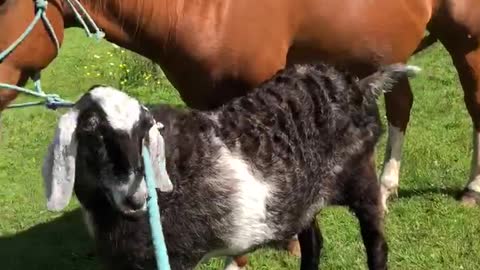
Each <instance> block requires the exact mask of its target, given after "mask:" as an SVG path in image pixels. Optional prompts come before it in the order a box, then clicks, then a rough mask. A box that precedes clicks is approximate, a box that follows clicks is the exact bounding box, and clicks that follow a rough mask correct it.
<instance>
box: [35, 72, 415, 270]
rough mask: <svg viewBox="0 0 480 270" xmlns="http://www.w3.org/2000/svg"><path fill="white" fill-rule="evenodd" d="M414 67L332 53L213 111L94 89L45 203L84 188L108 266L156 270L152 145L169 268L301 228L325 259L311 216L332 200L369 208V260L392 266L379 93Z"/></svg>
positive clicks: (364, 213) (363, 210)
mask: <svg viewBox="0 0 480 270" xmlns="http://www.w3.org/2000/svg"><path fill="white" fill-rule="evenodd" d="M412 70H413V69H412V68H410V67H408V66H404V65H392V66H387V67H385V68H384V69H382V70H381V71H379V72H377V73H375V74H373V75H372V76H370V77H367V78H365V79H363V80H360V81H358V80H357V79H356V78H355V77H353V76H350V75H348V74H345V73H341V72H338V71H337V70H335V69H333V68H331V67H328V66H326V65H323V64H317V65H297V66H294V67H291V68H288V69H285V70H283V71H280V72H279V73H278V74H276V75H275V76H274V77H273V78H272V79H271V80H269V81H267V82H265V83H264V84H262V85H261V86H259V87H258V88H257V89H255V90H254V91H252V92H251V93H250V94H248V95H247V96H244V97H240V98H237V99H235V100H233V101H231V102H229V103H228V104H226V105H224V106H223V107H221V108H219V109H218V110H215V111H209V112H201V111H196V110H180V109H174V108H171V107H168V106H159V107H157V108H156V109H154V110H152V111H149V110H147V109H146V108H145V107H143V106H142V105H141V104H139V102H138V101H137V100H135V99H133V98H131V97H129V96H127V95H126V94H125V93H122V92H120V91H118V90H115V89H112V88H109V87H103V86H97V87H94V88H93V89H91V90H90V91H89V92H88V93H87V94H85V95H84V96H83V97H82V98H81V99H80V100H79V101H78V102H77V104H76V106H75V108H73V109H72V110H70V111H69V112H67V113H66V114H65V115H63V116H62V117H61V119H60V121H59V124H58V128H57V131H56V133H55V138H54V141H53V143H52V144H51V146H50V148H49V152H48V155H47V158H46V159H45V163H44V169H43V174H44V179H45V185H46V195H47V200H48V203H47V206H48V208H49V209H52V210H60V209H62V208H64V207H65V206H66V205H67V204H68V201H69V200H70V197H71V194H72V191H73V190H74V191H75V194H76V196H77V198H78V200H79V201H80V203H81V205H82V207H83V209H84V211H85V212H86V215H87V219H88V222H89V224H91V233H92V234H93V236H94V237H95V240H96V244H97V247H98V251H99V255H100V257H101V258H102V259H103V260H104V262H105V263H106V265H107V268H108V269H153V268H154V256H153V249H152V243H151V237H150V229H149V225H148V219H147V214H146V212H145V208H146V207H145V205H146V204H145V202H146V197H147V193H146V188H145V183H144V181H143V164H142V158H141V146H142V144H146V145H147V146H148V147H149V148H150V151H151V154H152V157H153V159H152V160H153V162H154V163H155V164H154V166H155V168H156V176H157V184H158V187H159V206H160V208H161V211H162V212H161V215H162V224H163V228H164V234H165V239H166V244H167V248H168V252H169V257H170V262H171V266H172V269H174V270H178V269H192V268H194V267H195V266H196V265H197V264H198V263H199V262H201V260H202V259H205V258H209V257H212V256H234V255H240V254H244V253H247V252H249V251H252V250H254V249H255V248H258V247H259V246H261V245H264V244H269V243H275V242H277V241H285V240H287V239H290V238H291V237H292V236H294V235H295V234H298V237H299V241H300V245H301V252H302V259H301V260H302V262H301V269H318V261H319V252H320V249H321V245H322V237H321V233H320V231H319V229H318V227H317V225H316V223H315V221H314V219H315V215H316V214H317V213H318V212H319V211H320V210H321V209H322V208H323V207H325V206H327V205H332V204H336V205H346V206H348V207H350V208H351V210H352V211H353V212H354V213H355V214H356V216H357V217H358V219H359V222H360V227H361V232H362V236H363V240H364V243H365V247H366V251H367V257H368V265H369V268H370V269H386V268H387V244H386V242H385V240H384V234H383V222H382V220H383V210H382V206H381V204H380V200H379V185H378V183H377V177H376V173H375V167H374V164H373V154H374V148H375V145H376V143H377V140H378V138H379V136H380V133H381V125H380V120H379V115H378V108H377V104H376V97H377V95H379V94H380V93H381V92H382V91H383V90H385V87H386V85H388V84H390V83H393V82H394V80H395V79H397V78H398V77H400V76H405V75H406V74H408V73H410V72H411V71H412ZM157 122H161V123H163V128H162V129H159V125H157V124H156V123H157ZM164 140H165V142H166V143H165V144H164ZM167 172H168V174H167ZM169 177H171V179H172V181H173V185H172V183H171V182H170V178H169Z"/></svg>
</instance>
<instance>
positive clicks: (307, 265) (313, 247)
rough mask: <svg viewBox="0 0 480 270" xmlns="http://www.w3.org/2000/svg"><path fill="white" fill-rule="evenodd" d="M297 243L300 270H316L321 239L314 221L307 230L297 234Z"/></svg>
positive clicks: (318, 262)
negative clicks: (298, 245) (299, 255)
mask: <svg viewBox="0 0 480 270" xmlns="http://www.w3.org/2000/svg"><path fill="white" fill-rule="evenodd" d="M298 241H299V243H300V254H301V263H300V270H318V269H319V268H320V267H319V266H320V253H321V251H322V247H323V237H322V232H321V231H320V228H319V227H318V224H317V222H316V221H315V219H314V220H313V221H312V223H311V225H310V226H309V227H308V228H306V229H304V230H303V231H301V232H300V233H299V234H298Z"/></svg>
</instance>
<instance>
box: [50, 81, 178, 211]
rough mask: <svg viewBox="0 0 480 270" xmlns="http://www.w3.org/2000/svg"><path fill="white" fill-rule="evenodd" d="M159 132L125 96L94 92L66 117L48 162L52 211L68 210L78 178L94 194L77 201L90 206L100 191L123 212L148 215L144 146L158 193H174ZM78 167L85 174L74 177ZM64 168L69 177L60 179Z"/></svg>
mask: <svg viewBox="0 0 480 270" xmlns="http://www.w3.org/2000/svg"><path fill="white" fill-rule="evenodd" d="M67 120H68V121H67ZM70 126H71V128H68V127H70ZM159 126H161V125H158V123H157V124H156V123H155V121H154V119H153V117H152V116H151V115H150V113H149V112H148V110H147V109H146V108H145V107H143V106H142V105H141V104H140V103H139V102H138V101H137V100H136V99H134V98H131V97H129V96H128V95H127V94H125V93H123V92H121V91H120V90H116V89H114V88H111V87H103V86H99V87H95V88H93V89H91V90H90V91H89V92H88V93H87V94H85V95H84V96H83V97H82V99H81V100H80V101H79V102H78V103H77V104H76V106H75V108H74V109H72V110H71V111H70V112H69V113H67V114H65V115H64V116H62V118H61V121H60V122H59V127H58V128H57V133H56V134H55V138H54V141H53V143H52V146H51V147H50V148H49V151H48V154H47V157H46V159H45V163H44V173H43V175H44V178H45V181H46V190H47V194H46V195H47V198H48V200H49V204H48V207H49V209H52V210H61V209H62V208H63V207H65V206H66V204H67V203H68V201H69V199H70V194H71V193H72V189H73V180H74V178H75V181H80V182H77V183H76V184H75V185H76V186H78V187H79V189H78V190H79V191H80V192H84V193H88V192H90V194H77V196H79V195H80V197H82V198H84V199H85V200H87V199H86V198H88V197H91V195H93V194H92V193H94V194H97V193H95V192H97V191H99V190H100V191H101V192H102V193H104V195H105V196H106V198H108V201H109V202H110V204H111V206H112V207H114V208H115V209H117V210H119V211H120V212H122V213H124V214H132V213H136V212H143V211H144V210H145V209H146V198H147V188H146V184H145V180H144V164H143V159H142V147H143V145H145V146H146V147H147V148H148V149H149V151H150V154H151V160H152V167H153V169H154V172H155V176H156V177H155V180H156V185H157V188H159V189H160V191H170V190H171V189H172V188H173V185H172V183H171V182H170V178H169V176H168V174H167V172H166V167H165V163H166V161H165V147H164V141H163V137H162V135H161V134H160V132H159V130H158V129H159V128H160V127H159ZM67 150H68V151H67ZM65 164H67V165H68V166H67V165H65ZM78 164H79V166H81V168H79V169H78V170H76V172H77V174H74V172H75V166H77V165H78ZM61 167H67V169H68V175H67V176H68V177H67V176H65V177H60V176H62V174H59V173H57V172H62V170H61V169H62V168H61ZM67 169H65V170H64V171H67ZM75 175H76V177H75ZM77 178H78V179H77ZM82 195H83V196H82ZM96 196H98V195H96ZM57 198H58V199H57ZM81 202H82V201H81Z"/></svg>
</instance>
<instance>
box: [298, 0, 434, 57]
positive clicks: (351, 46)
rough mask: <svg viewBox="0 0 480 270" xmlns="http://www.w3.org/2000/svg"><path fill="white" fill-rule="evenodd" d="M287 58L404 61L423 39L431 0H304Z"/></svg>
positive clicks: (429, 13) (429, 14)
mask: <svg viewBox="0 0 480 270" xmlns="http://www.w3.org/2000/svg"><path fill="white" fill-rule="evenodd" d="M306 2H308V3H310V4H309V5H307V7H308V8H306V9H305V10H304V11H303V13H304V14H302V15H303V20H302V22H301V24H300V27H299V29H298V32H297V33H296V35H295V37H294V41H293V46H292V48H291V51H290V52H289V62H290V63H295V62H305V61H311V59H312V58H313V59H316V58H320V59H321V60H325V61H328V62H331V63H335V64H349V63H361V62H366V63H371V62H372V61H374V62H380V63H391V62H397V61H405V60H406V59H408V57H409V56H410V55H411V54H412V52H413V51H414V50H415V48H416V46H417V45H418V43H419V42H420V40H421V39H422V37H423V35H424V31H425V29H426V24H427V22H428V21H429V19H430V16H431V7H430V6H429V5H428V4H427V3H428V2H429V1H413V2H412V1H380V0H370V1H348V0H339V1H306Z"/></svg>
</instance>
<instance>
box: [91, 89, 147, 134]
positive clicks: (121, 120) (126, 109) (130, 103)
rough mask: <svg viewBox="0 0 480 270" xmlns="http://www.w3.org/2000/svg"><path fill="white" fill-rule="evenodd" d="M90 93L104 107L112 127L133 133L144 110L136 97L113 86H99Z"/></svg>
mask: <svg viewBox="0 0 480 270" xmlns="http://www.w3.org/2000/svg"><path fill="white" fill-rule="evenodd" d="M90 95H91V96H92V99H93V100H94V101H95V102H97V103H98V105H100V106H101V107H102V109H103V111H104V112H105V113H106V115H107V118H108V121H109V123H110V125H111V126H112V128H114V129H118V130H123V131H126V132H128V133H129V134H130V133H131V131H132V128H133V126H134V125H135V124H136V123H138V121H139V120H140V114H141V111H142V109H141V108H142V107H141V105H140V103H139V102H138V101H137V100H136V99H134V98H131V97H130V96H128V95H127V94H125V93H124V92H120V91H119V90H116V89H115V88H112V87H97V88H95V89H92V90H91V91H90Z"/></svg>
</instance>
